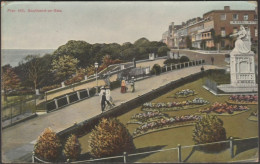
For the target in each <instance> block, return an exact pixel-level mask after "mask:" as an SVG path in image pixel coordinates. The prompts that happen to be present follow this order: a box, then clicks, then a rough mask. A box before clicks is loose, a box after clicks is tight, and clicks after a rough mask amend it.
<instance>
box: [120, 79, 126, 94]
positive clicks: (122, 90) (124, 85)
mask: <svg viewBox="0 0 260 164" xmlns="http://www.w3.org/2000/svg"><path fill="white" fill-rule="evenodd" d="M125 92H126V82H125V79H123V80H122V82H121V93H125Z"/></svg>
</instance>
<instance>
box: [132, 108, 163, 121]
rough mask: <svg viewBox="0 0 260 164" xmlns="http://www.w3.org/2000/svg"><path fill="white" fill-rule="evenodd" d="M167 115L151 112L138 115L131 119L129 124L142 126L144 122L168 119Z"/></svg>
mask: <svg viewBox="0 0 260 164" xmlns="http://www.w3.org/2000/svg"><path fill="white" fill-rule="evenodd" d="M167 116H168V115H167V114H164V113H160V112H159V111H149V112H145V113H137V114H135V115H133V116H132V117H131V121H129V122H128V124H129V123H137V124H142V123H143V122H147V121H151V120H154V119H158V118H163V117H167Z"/></svg>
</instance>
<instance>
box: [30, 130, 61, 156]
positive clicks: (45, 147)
mask: <svg viewBox="0 0 260 164" xmlns="http://www.w3.org/2000/svg"><path fill="white" fill-rule="evenodd" d="M61 148H62V145H61V141H60V139H59V138H58V136H57V134H56V133H55V132H54V131H53V130H52V129H51V128H46V129H45V130H44V131H43V133H42V134H41V135H40V136H39V137H38V140H37V142H36V144H35V145H34V152H35V155H36V156H37V157H39V158H41V159H43V160H48V161H55V160H56V159H57V158H58V157H59V156H60V155H61V150H62V149H61Z"/></svg>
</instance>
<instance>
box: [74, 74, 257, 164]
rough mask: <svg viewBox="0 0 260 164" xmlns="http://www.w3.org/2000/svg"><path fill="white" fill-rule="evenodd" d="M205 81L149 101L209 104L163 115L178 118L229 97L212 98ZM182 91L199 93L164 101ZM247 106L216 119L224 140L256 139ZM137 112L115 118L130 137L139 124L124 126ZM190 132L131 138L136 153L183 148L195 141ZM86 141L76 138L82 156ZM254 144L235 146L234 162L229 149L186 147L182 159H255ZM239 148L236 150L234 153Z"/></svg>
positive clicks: (159, 156) (154, 156)
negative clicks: (221, 125)
mask: <svg viewBox="0 0 260 164" xmlns="http://www.w3.org/2000/svg"><path fill="white" fill-rule="evenodd" d="M204 81H205V78H203V79H199V80H197V81H194V82H191V83H188V84H185V85H183V86H181V87H179V88H176V89H174V90H172V91H169V92H168V93H166V94H164V95H162V96H160V97H158V98H156V99H154V100H153V101H152V102H153V103H159V102H172V101H184V100H193V99H194V98H195V97H201V98H203V99H205V100H207V101H209V104H207V105H205V106H202V107H200V108H194V109H187V110H183V111H169V112H163V113H167V114H169V116H177V115H189V114H195V113H199V109H201V108H202V109H204V108H207V107H209V106H211V105H212V104H213V103H214V102H219V103H225V101H226V100H228V98H229V96H215V95H213V94H211V93H210V92H209V91H207V90H206V89H204V88H203V87H202V86H203V84H204ZM183 89H192V90H194V91H195V92H196V93H198V94H197V95H194V96H190V97H187V98H177V99H176V98H167V97H171V96H174V94H175V93H176V92H178V91H180V90H183ZM248 107H249V108H250V110H249V111H246V112H244V113H241V114H237V115H225V116H221V115H220V116H218V117H219V118H220V119H221V120H223V122H224V127H225V129H226V136H227V137H230V136H232V137H233V138H248V137H256V136H258V122H255V121H250V120H248V117H249V116H250V113H251V112H254V111H256V110H257V105H248ZM140 112H144V111H141V106H140V107H138V108H135V109H133V110H131V111H129V112H127V113H125V114H123V115H121V116H119V117H118V119H119V120H120V121H121V122H122V123H123V124H125V125H126V127H127V128H128V130H129V132H130V133H131V134H132V133H133V132H134V130H135V129H136V128H137V127H138V126H139V125H137V124H128V125H127V122H128V121H129V120H130V118H131V116H132V115H134V114H136V113H140ZM193 129H194V126H185V127H179V128H172V129H167V130H161V131H157V132H153V133H149V134H146V135H142V136H140V137H137V138H135V139H134V143H135V146H136V148H137V152H144V151H151V150H158V149H167V148H173V147H177V145H178V144H181V145H183V146H186V145H194V141H193V140H192V131H193ZM88 138H89V134H87V135H85V136H83V137H81V138H79V140H80V143H81V145H82V153H87V152H89V147H88ZM254 145H255V147H254V146H251V147H248V148H246V149H243V150H242V149H241V148H236V146H235V153H236V156H235V157H234V158H233V159H231V157H230V152H229V149H226V150H223V151H221V152H217V153H208V152H203V151H198V150H195V151H194V150H192V148H185V149H182V160H183V161H185V162H225V161H234V160H242V159H250V158H253V157H256V156H255V155H256V154H258V151H257V150H258V149H257V144H254ZM238 149H239V151H236V150H238ZM128 158H129V162H178V153H177V150H170V151H164V152H157V153H151V154H146V155H140V156H134V157H128Z"/></svg>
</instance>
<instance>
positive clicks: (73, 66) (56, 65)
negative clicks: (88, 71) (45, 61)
mask: <svg viewBox="0 0 260 164" xmlns="http://www.w3.org/2000/svg"><path fill="white" fill-rule="evenodd" d="M78 62H79V61H78V59H75V58H73V57H72V56H69V55H64V56H60V57H59V58H58V59H54V60H53V61H52V71H53V72H54V73H55V74H56V76H57V80H58V81H59V82H61V81H64V80H66V79H68V78H70V77H71V75H72V74H73V73H76V70H77V64H78Z"/></svg>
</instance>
